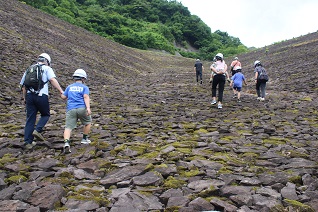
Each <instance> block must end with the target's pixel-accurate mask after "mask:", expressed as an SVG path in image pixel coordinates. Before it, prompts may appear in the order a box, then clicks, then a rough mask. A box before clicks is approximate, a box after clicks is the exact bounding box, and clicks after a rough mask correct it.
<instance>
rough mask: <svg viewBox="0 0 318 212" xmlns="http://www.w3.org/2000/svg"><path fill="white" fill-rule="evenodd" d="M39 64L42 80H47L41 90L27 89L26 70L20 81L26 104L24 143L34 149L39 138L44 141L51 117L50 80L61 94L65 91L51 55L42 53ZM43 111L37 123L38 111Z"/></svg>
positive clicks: (28, 147) (38, 60)
mask: <svg viewBox="0 0 318 212" xmlns="http://www.w3.org/2000/svg"><path fill="white" fill-rule="evenodd" d="M37 64H39V65H41V66H42V70H43V75H42V80H43V82H46V83H45V84H44V86H43V88H41V89H40V90H38V91H37V90H34V89H33V88H32V89H27V88H26V86H25V79H26V72H24V74H23V77H22V79H21V82H20V86H21V88H22V91H23V100H24V102H25V104H26V113H27V114H26V123H25V128H24V145H25V148H26V149H32V148H33V147H34V146H35V145H36V142H35V141H33V139H34V138H36V139H37V140H41V141H44V137H43V136H42V134H41V132H42V130H43V128H44V126H45V125H46V123H47V122H48V120H49V118H50V104H49V86H48V84H49V83H48V82H50V84H51V85H53V87H55V88H56V89H57V90H58V91H59V92H60V93H61V94H62V93H63V90H62V88H61V87H60V84H59V83H58V81H57V80H56V75H55V73H54V71H53V69H52V68H51V67H50V64H51V57H50V56H49V55H48V54H47V53H42V54H40V55H39V57H38V59H37ZM38 112H40V113H41V117H40V119H39V121H38V123H37V124H36V126H34V125H35V123H36V117H37V113H38Z"/></svg>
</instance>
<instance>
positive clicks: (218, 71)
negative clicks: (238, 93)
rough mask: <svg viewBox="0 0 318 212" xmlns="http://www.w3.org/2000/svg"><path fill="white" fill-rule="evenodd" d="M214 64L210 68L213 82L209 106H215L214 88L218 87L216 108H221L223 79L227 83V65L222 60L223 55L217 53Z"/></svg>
mask: <svg viewBox="0 0 318 212" xmlns="http://www.w3.org/2000/svg"><path fill="white" fill-rule="evenodd" d="M215 59H216V62H215V65H212V66H211V70H212V72H213V75H214V76H213V81H212V102H211V105H215V104H216V103H217V101H216V90H217V89H216V88H217V86H218V87H219V94H218V108H219V109H221V108H222V100H223V91H224V85H225V77H226V78H227V80H228V81H230V79H229V75H228V73H227V65H226V63H225V61H224V59H223V54H222V53H218V54H217V55H216V56H215Z"/></svg>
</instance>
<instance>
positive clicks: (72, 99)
mask: <svg viewBox="0 0 318 212" xmlns="http://www.w3.org/2000/svg"><path fill="white" fill-rule="evenodd" d="M73 79H74V80H75V83H73V84H71V85H69V86H68V87H67V88H66V89H65V91H64V93H63V94H62V95H61V98H62V99H67V109H66V121H65V130H64V142H65V145H64V152H66V151H67V149H68V152H71V149H70V137H71V132H72V130H73V129H74V128H75V127H76V124H77V120H78V119H79V120H80V121H81V122H82V124H83V125H84V128H83V139H82V141H81V143H82V144H89V143H90V142H91V141H90V140H88V133H89V132H90V129H91V122H92V118H91V108H90V98H89V88H88V87H87V86H86V85H85V84H84V82H85V80H86V79H87V75H86V72H85V71H84V70H83V69H77V70H76V71H75V72H74V74H73Z"/></svg>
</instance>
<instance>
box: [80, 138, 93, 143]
mask: <svg viewBox="0 0 318 212" xmlns="http://www.w3.org/2000/svg"><path fill="white" fill-rule="evenodd" d="M90 143H91V141H90V140H88V139H84V138H83V139H82V141H81V144H90Z"/></svg>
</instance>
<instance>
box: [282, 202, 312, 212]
mask: <svg viewBox="0 0 318 212" xmlns="http://www.w3.org/2000/svg"><path fill="white" fill-rule="evenodd" d="M283 201H284V203H285V204H287V205H289V206H292V207H293V211H297V212H315V210H314V209H313V208H312V207H310V206H309V205H305V204H303V203H301V202H298V201H296V200H291V199H284V200H283Z"/></svg>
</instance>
